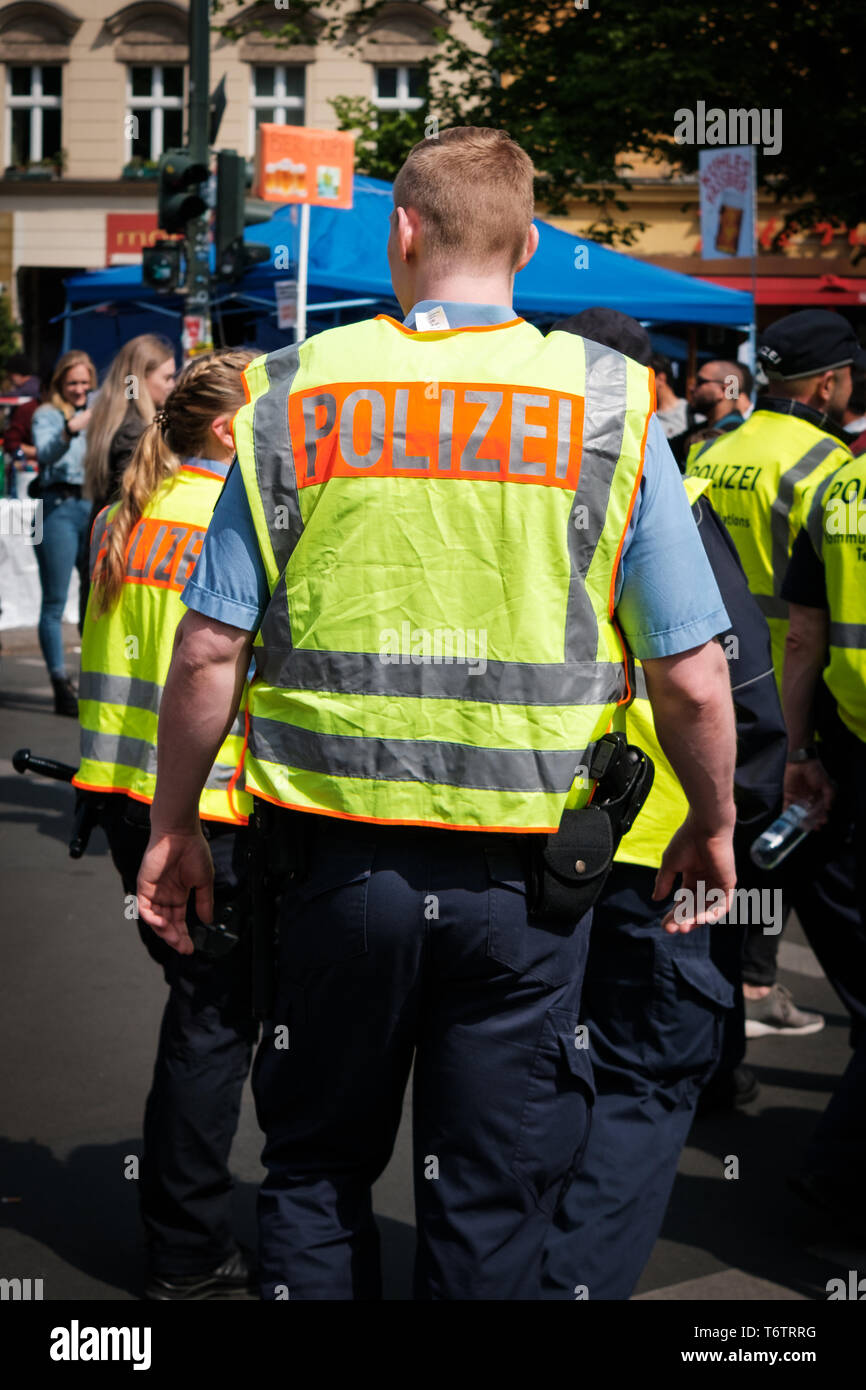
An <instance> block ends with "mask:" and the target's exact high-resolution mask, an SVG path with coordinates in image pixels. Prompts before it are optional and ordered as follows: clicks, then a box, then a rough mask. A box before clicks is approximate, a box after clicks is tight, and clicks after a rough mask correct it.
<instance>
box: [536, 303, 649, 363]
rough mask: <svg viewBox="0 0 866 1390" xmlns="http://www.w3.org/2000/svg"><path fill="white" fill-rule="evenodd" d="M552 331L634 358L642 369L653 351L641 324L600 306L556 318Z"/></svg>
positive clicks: (630, 317)
mask: <svg viewBox="0 0 866 1390" xmlns="http://www.w3.org/2000/svg"><path fill="white" fill-rule="evenodd" d="M553 328H554V330H555V331H559V332H560V333H577V334H578V335H579V336H580V337H581V338H589V339H590V341H591V342H593V343H600V344H601V346H602V347H609V348H613V349H614V351H615V352H622V353H624V354H625V356H626V357H632V358H634V360H635V362H640V364H641V365H642V366H644V367H648V366H649V360H650V357H651V356H652V350H653V347H652V343H651V342H650V335H649V334H648V333H647V331H646V329H645V328H644V326H643V324H640V323H638V321H637V319H633V318H632V316H631V314H624V313H623V312H622V310H621V309H606V308H604V307H603V306H602V305H598V306H594V307H593V308H591V309H581V311H580V313H579V314H572V315H571V316H570V317H569V318H567V319H559V321H558V322H557V323H555V324H554V325H553Z"/></svg>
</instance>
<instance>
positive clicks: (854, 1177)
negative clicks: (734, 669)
mask: <svg viewBox="0 0 866 1390" xmlns="http://www.w3.org/2000/svg"><path fill="white" fill-rule="evenodd" d="M864 565H866V459H864V458H863V456H861V457H858V458H854V459H850V460H849V461H848V462H846V463H843V464H842V466H841V468H839V470H838V471H837V472H836V473H834V474H833V475H832V477H831V478H829V479H827V480H826V481H825V482H824V483H823V484H822V485H821V487H820V488H819V489H818V492H817V493H816V496H815V499H814V502H813V504H812V509H811V511H810V513H809V517H808V521H807V525H806V527H805V528H804V530H803V531H801V532H800V535H799V536H798V537H797V540H796V541H795V543H794V549H793V552H792V556H791V563H790V565H789V567H788V573H787V576H786V578H785V583H784V586H783V595H784V597H785V598H786V599H787V600H788V602H789V605H790V609H789V612H790V627H789V631H788V639H787V644H786V650H785V667H784V674H783V680H782V698H783V703H784V709H785V718H786V721H787V725H788V735H789V739H790V743H791V746H792V747H796V748H798V749H800V750H801V752H800V754H799V756H798V757H797V759H796V761H792V762H791V763H789V766H788V770H787V773H786V777H785V803H786V805H791V804H792V803H795V802H799V803H804V802H809V803H812V804H813V805H816V806H818V807H819V808H820V811H819V815H818V820H819V821H821V820H824V821H826V824H825V827H824V829H823V830H821V831H819V833H818V836H814V835H812V836H810V837H809V839H810V840H811V839H819V838H820V837H821V836H822V835H823V836H825V837H826V836H827V835H828V834H834V833H835V835H837V836H839V835H841V834H842V833H843V829H844V827H845V826H846V825H848V824H852V823H853V828H854V829H853V837H852V838H853V848H854V852H855V856H856V901H857V906H858V908H859V916H858V917H857V918H855V919H854V920H850V918H842V919H840V918H839V917H838V916H837V917H836V918H835V919H833V920H828V921H826V922H825V923H824V927H823V930H822V931H820V932H818V931H816V932H815V933H814V936H813V938H812V942H813V946H814V949H815V952H816V954H817V955H818V959H819V960H820V962H821V964H822V966H823V967H824V971H825V973H826V974H827V977H828V979H829V980H830V982H831V983H832V984H833V985H834V987H835V989H836V991H837V993H838V994H839V996H840V998H841V999H842V1002H843V1003H844V1004H845V1006H846V1008H847V1009H848V1011H849V1013H850V1015H851V1025H852V1026H851V1042H852V1046H853V1047H854V1049H855V1051H854V1055H853V1057H852V1058H851V1061H850V1062H849V1064H848V1067H847V1069H846V1071H845V1073H844V1075H843V1077H842V1079H841V1081H840V1082H839V1084H838V1086H837V1087H836V1090H835V1091H834V1093H833V1098H832V1100H831V1101H830V1104H829V1106H828V1108H827V1110H826V1112H825V1114H824V1115H823V1117H822V1119H821V1121H820V1123H819V1125H818V1128H817V1130H816V1132H815V1134H814V1136H813V1138H812V1139H811V1141H810V1144H809V1147H808V1149H807V1151H806V1154H805V1157H804V1160H803V1166H802V1171H801V1173H800V1174H799V1175H798V1176H797V1177H796V1178H795V1179H794V1184H793V1185H794V1186H795V1187H796V1189H797V1190H798V1191H799V1192H800V1194H801V1195H802V1196H803V1197H805V1198H806V1199H807V1200H808V1201H809V1202H810V1203H812V1204H813V1205H816V1206H818V1207H820V1208H821V1209H823V1210H824V1211H830V1212H832V1213H834V1214H836V1215H837V1216H838V1217H840V1218H841V1219H843V1220H844V1221H845V1229H846V1230H853V1231H854V1232H856V1234H857V1235H858V1236H860V1237H861V1238H862V1237H863V1236H864V1235H866V1200H864V1193H863V1165H864V1160H866V1142H864V1139H866V1130H864V1124H863V1115H864V1107H866V583H864V577H866V575H864ZM816 734H820V736H821V737H820V742H819V743H816V737H815V736H816ZM806 843H808V841H807V842H806Z"/></svg>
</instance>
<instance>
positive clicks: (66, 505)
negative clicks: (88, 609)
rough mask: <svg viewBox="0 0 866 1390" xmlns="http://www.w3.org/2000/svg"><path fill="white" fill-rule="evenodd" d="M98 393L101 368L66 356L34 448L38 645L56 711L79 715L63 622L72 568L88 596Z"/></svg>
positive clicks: (42, 410) (38, 419) (79, 356)
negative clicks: (38, 511)
mask: <svg viewBox="0 0 866 1390" xmlns="http://www.w3.org/2000/svg"><path fill="white" fill-rule="evenodd" d="M95 389H96V368H95V367H94V365H93V363H92V362H91V360H90V358H89V357H88V355H87V353H86V352H76V351H73V352H65V353H64V354H63V356H62V357H61V358H60V359H59V361H58V362H57V365H56V366H55V368H54V375H53V376H52V378H51V385H50V386H49V400H48V403H47V404H46V405H43V406H40V407H39V409H38V410H37V412H36V414H35V415H34V416H33V443H34V445H35V447H36V458H37V461H38V463H39V496H40V497H41V498H42V543H41V545H38V546H37V547H36V561H37V564H38V566H39V579H40V581H41V584H42V609H41V612H40V614H39V645H40V647H41V648H42V655H43V656H44V658H45V664H46V666H47V667H48V674H49V675H50V676H51V684H52V685H53V687H54V711H55V713H56V714H66V715H70V716H72V717H73V718H77V716H78V703H77V699H76V694H75V688H74V686H73V685H72V682H71V681H70V679H69V677H68V676H67V674H66V661H65V657H64V653H63V630H62V627H61V620H62V618H63V610H64V608H65V607H66V598H67V595H68V593H69V581H70V579H71V578H72V570H73V568H77V569H78V574H79V578H80V581H81V584H82V586H83V588H82V591H83V592H84V593H86V592H87V582H88V577H87V560H88V556H87V542H88V534H89V529H90V527H89V523H90V503H89V502H88V501H87V500H86V499H85V498H83V497H82V495H81V485H82V483H83V481H84V453H85V449H86V439H85V431H86V430H87V425H88V422H89V420H90V409H89V407H88V397H89V395H90V393H91V392H92V391H94V390H95Z"/></svg>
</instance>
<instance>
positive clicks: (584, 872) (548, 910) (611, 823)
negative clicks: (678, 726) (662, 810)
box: [526, 733, 654, 923]
mask: <svg viewBox="0 0 866 1390" xmlns="http://www.w3.org/2000/svg"><path fill="white" fill-rule="evenodd" d="M653 775H654V768H653V764H652V761H651V759H650V758H648V757H647V755H646V753H644V752H643V750H642V749H640V748H637V747H635V746H634V745H633V744H629V743H626V740H625V735H624V734H618V733H617V734H605V735H604V736H603V737H602V738H600V739H599V740H598V742H597V743H596V745H595V748H594V750H593V756H592V762H591V763H590V767H589V777H590V780H591V781H594V782H595V783H596V786H595V790H594V792H593V797H592V801H591V802H590V804H589V805H588V806H584V807H582V808H581V810H579V811H571V810H566V811H564V812H563V815H562V820H561V821H560V823H559V830H558V831H557V833H556V834H555V835H545V836H539V837H538V840H539V843H538V844H534V845H533V846H532V849H531V852H530V864H529V871H528V874H527V881H526V893H527V903H528V908H529V915H530V917H533V918H535V919H536V920H537V921H541V922H559V923H565V922H576V921H577V920H578V919H579V918H581V917H582V916H583V915H584V914H585V913H587V912H588V911H589V910H590V908H591V907H593V906H594V904H595V903H596V902H597V901H598V898H599V897H600V895H601V891H602V889H603V888H604V885H605V882H606V881H607V876H608V874H609V873H610V871H611V867H612V866H613V857H614V855H615V854H616V851H617V849H618V847H619V842H620V840H621V839H622V837H623V835H625V833H626V831H628V830H630V829H631V826H632V825H633V823H634V820H635V817H636V816H637V814H638V812H639V810H640V808H641V806H643V804H644V802H645V801H646V799H647V797H648V796H649V792H650V788H651V787H652V782H653ZM533 838H535V837H533Z"/></svg>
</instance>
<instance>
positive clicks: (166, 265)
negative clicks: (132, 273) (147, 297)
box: [141, 241, 181, 292]
mask: <svg viewBox="0 0 866 1390" xmlns="http://www.w3.org/2000/svg"><path fill="white" fill-rule="evenodd" d="M180 254H181V243H180V242H179V241H157V242H156V243H155V245H153V246H145V247H144V249H143V251H142V253H141V279H142V282H143V283H144V284H145V285H150V286H151V288H152V289H155V290H162V291H163V292H166V291H168V290H175V289H177V287H178V285H179V284H180Z"/></svg>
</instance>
